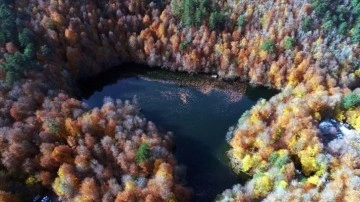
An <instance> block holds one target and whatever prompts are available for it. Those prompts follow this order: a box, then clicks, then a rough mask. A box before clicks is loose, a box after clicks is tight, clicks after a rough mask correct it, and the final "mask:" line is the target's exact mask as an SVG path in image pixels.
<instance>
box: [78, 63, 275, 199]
mask: <svg viewBox="0 0 360 202" xmlns="http://www.w3.org/2000/svg"><path fill="white" fill-rule="evenodd" d="M135 66H137V65H126V66H125V67H119V68H118V69H120V68H121V69H122V70H116V69H115V70H111V71H109V72H106V73H104V74H102V75H100V76H98V77H96V78H94V79H89V80H87V81H86V82H84V83H82V84H81V85H80V86H82V87H81V91H82V93H83V95H82V96H83V97H82V98H83V101H84V102H86V103H87V104H88V105H89V107H100V106H101V105H102V103H103V99H104V97H107V96H110V97H112V98H114V99H118V98H119V99H122V100H125V99H130V100H131V99H133V97H134V96H136V97H137V99H138V102H139V104H140V107H141V113H142V114H144V115H145V116H146V118H147V119H148V120H151V121H153V122H154V123H155V124H156V125H157V126H158V127H159V128H160V130H163V131H172V132H174V143H175V145H176V149H175V156H176V159H177V160H178V163H179V164H182V165H185V166H186V167H187V172H186V174H187V176H186V186H188V187H191V188H192V189H193V193H194V195H193V199H194V201H212V200H214V198H215V197H216V195H217V194H220V193H221V192H222V191H223V190H225V189H227V188H231V187H232V185H234V184H236V183H239V182H240V183H241V181H243V180H241V179H240V178H239V177H238V176H236V175H235V174H234V173H233V172H232V171H231V168H230V167H229V166H228V159H227V157H226V151H227V150H228V149H229V146H228V145H227V143H226V141H225V135H226V133H227V131H228V128H229V127H230V126H231V125H234V124H236V123H237V120H238V119H239V118H240V116H241V114H242V113H243V112H244V111H246V110H248V109H250V108H251V107H252V106H253V105H254V104H255V103H256V102H257V100H258V99H259V98H261V97H262V98H266V99H268V98H270V97H271V96H272V95H274V93H275V92H274V91H271V90H269V89H267V88H251V87H249V86H247V85H245V84H241V83H239V82H231V83H230V82H224V81H220V80H219V79H214V78H211V77H210V76H209V75H189V74H185V73H179V72H177V73H174V72H170V71H165V70H159V69H149V68H144V67H139V68H135ZM225 89H226V90H225ZM244 92H245V94H244Z"/></svg>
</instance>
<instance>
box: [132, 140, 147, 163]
mask: <svg viewBox="0 0 360 202" xmlns="http://www.w3.org/2000/svg"><path fill="white" fill-rule="evenodd" d="M149 157H150V147H149V145H148V144H147V143H145V142H143V143H141V144H140V146H139V148H138V149H137V151H136V157H135V160H136V162H137V163H139V164H140V163H143V162H145V161H147V160H148V159H149Z"/></svg>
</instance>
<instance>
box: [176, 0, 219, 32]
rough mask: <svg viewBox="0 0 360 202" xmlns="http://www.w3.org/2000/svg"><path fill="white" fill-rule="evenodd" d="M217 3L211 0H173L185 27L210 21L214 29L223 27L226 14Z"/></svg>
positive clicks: (177, 13) (210, 25) (177, 14)
mask: <svg viewBox="0 0 360 202" xmlns="http://www.w3.org/2000/svg"><path fill="white" fill-rule="evenodd" d="M215 5H216V4H215V3H214V2H213V1H211V0H181V1H179V0H172V1H171V7H172V12H173V14H174V15H175V16H177V17H178V18H179V19H181V22H182V24H183V25H184V26H185V27H190V26H197V27H199V26H201V25H202V24H203V23H204V22H206V21H208V22H209V27H212V29H215V28H222V27H223V25H224V23H223V22H224V20H225V15H224V14H223V13H222V12H220V11H218V10H219V9H218V8H217V7H216V6H215Z"/></svg>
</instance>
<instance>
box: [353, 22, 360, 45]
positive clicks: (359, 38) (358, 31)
mask: <svg viewBox="0 0 360 202" xmlns="http://www.w3.org/2000/svg"><path fill="white" fill-rule="evenodd" d="M351 41H352V42H353V43H355V44H356V43H360V23H358V24H357V25H356V26H355V27H354V28H353V29H352V30H351Z"/></svg>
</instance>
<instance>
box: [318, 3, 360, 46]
mask: <svg viewBox="0 0 360 202" xmlns="http://www.w3.org/2000/svg"><path fill="white" fill-rule="evenodd" d="M311 3H312V7H313V8H314V11H315V13H316V15H317V16H318V17H319V20H321V22H322V25H321V27H322V28H323V29H324V30H325V31H329V30H333V29H335V30H337V32H338V33H339V34H342V35H348V34H349V33H350V37H351V41H352V43H359V42H360V30H359V29H360V0H351V1H350V2H349V1H342V0H333V1H329V0H312V1H311Z"/></svg>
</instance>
